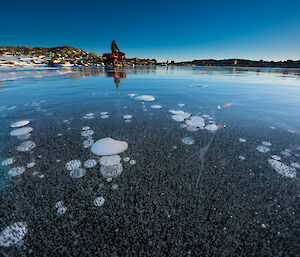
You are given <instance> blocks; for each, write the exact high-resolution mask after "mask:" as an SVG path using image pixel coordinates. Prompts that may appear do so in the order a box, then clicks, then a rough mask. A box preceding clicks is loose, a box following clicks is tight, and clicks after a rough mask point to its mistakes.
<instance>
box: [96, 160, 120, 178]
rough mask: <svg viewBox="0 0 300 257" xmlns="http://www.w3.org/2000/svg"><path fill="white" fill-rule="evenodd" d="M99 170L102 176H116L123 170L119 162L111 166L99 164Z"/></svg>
mask: <svg viewBox="0 0 300 257" xmlns="http://www.w3.org/2000/svg"><path fill="white" fill-rule="evenodd" d="M100 172H101V174H102V176H103V177H104V178H116V177H118V176H120V175H121V173H122V172H123V166H122V165H121V163H118V164H116V165H113V166H101V168H100Z"/></svg>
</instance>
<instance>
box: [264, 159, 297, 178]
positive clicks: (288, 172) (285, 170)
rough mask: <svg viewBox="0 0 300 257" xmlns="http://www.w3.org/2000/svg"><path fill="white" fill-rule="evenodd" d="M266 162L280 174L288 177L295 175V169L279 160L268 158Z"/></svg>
mask: <svg viewBox="0 0 300 257" xmlns="http://www.w3.org/2000/svg"><path fill="white" fill-rule="evenodd" d="M268 163H269V164H270V165H271V166H272V168H274V169H275V170H276V171H277V172H278V173H279V174H280V175H282V176H284V177H288V178H295V177H296V175H297V172H296V169H295V168H292V167H289V166H287V165H286V164H284V163H282V162H281V161H277V160H273V159H269V160H268Z"/></svg>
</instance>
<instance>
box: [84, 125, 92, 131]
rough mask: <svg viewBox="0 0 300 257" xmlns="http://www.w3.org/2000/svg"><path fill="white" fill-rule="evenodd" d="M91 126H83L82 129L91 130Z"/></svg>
mask: <svg viewBox="0 0 300 257" xmlns="http://www.w3.org/2000/svg"><path fill="white" fill-rule="evenodd" d="M90 129H91V128H90V127H89V126H85V127H83V128H82V130H90Z"/></svg>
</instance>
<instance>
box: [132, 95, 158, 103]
mask: <svg viewBox="0 0 300 257" xmlns="http://www.w3.org/2000/svg"><path fill="white" fill-rule="evenodd" d="M135 100H138V101H144V102H153V101H155V98H154V97H153V96H151V95H140V96H136V97H135Z"/></svg>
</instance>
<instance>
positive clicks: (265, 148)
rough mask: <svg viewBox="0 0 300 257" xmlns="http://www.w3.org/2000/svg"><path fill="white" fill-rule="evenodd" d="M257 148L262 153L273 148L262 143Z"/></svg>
mask: <svg viewBox="0 0 300 257" xmlns="http://www.w3.org/2000/svg"><path fill="white" fill-rule="evenodd" d="M256 150H257V151H259V152H261V153H266V152H269V151H270V150H271V149H270V148H269V147H267V146H264V145H260V146H258V147H256Z"/></svg>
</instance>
